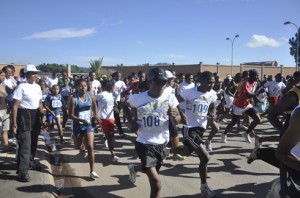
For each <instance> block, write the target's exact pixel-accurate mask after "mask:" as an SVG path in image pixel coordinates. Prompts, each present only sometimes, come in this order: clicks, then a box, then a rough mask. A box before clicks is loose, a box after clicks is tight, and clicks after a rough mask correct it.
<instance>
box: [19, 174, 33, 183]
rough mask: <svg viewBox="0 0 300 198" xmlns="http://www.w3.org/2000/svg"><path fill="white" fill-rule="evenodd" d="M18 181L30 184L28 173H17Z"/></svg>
mask: <svg viewBox="0 0 300 198" xmlns="http://www.w3.org/2000/svg"><path fill="white" fill-rule="evenodd" d="M18 181H20V182H30V177H29V175H28V173H19V174H18Z"/></svg>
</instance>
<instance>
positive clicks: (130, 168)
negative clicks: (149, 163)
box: [128, 164, 136, 184]
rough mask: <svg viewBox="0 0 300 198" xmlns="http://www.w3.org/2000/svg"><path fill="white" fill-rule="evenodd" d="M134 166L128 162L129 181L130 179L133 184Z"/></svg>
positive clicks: (134, 179) (134, 177) (134, 176)
mask: <svg viewBox="0 0 300 198" xmlns="http://www.w3.org/2000/svg"><path fill="white" fill-rule="evenodd" d="M134 167H135V165H134V164H128V170H129V181H131V182H132V183H133V184H134V183H135V181H136V171H135V170H134Z"/></svg>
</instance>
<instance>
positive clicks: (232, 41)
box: [226, 34, 239, 76]
mask: <svg viewBox="0 0 300 198" xmlns="http://www.w3.org/2000/svg"><path fill="white" fill-rule="evenodd" d="M237 37H239V35H238V34H237V35H235V36H234V38H233V39H231V38H229V37H227V38H226V40H229V41H230V42H231V66H230V74H231V76H232V66H233V44H234V40H235V39H236V38H237Z"/></svg>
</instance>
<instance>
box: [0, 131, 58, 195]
mask: <svg viewBox="0 0 300 198" xmlns="http://www.w3.org/2000/svg"><path fill="white" fill-rule="evenodd" d="M15 152H16V151H15V146H14V147H13V150H12V151H11V152H8V153H3V152H1V153H0V190H1V197H2V198H25V197H30V198H52V197H57V196H56V189H55V185H54V179H53V176H52V171H51V165H50V160H49V154H48V151H47V148H46V146H45V143H44V137H43V136H42V135H40V136H39V140H38V150H37V153H36V159H37V160H38V161H39V162H40V163H41V165H42V171H40V172H39V171H34V170H29V175H30V177H31V181H30V182H27V183H23V182H19V181H17V174H16V160H15Z"/></svg>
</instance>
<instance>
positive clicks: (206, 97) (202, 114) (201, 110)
mask: <svg viewBox="0 0 300 198" xmlns="http://www.w3.org/2000/svg"><path fill="white" fill-rule="evenodd" d="M180 95H181V97H182V98H183V99H184V100H185V101H186V110H185V115H186V116H187V121H188V126H190V127H198V126H200V127H201V128H203V129H206V126H207V117H206V116H207V113H208V110H209V106H210V104H211V103H214V102H216V101H217V95H216V92H215V91H210V92H206V93H202V92H199V91H198V90H197V87H194V88H192V89H187V90H185V91H183V92H182V93H181V94H180Z"/></svg>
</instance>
